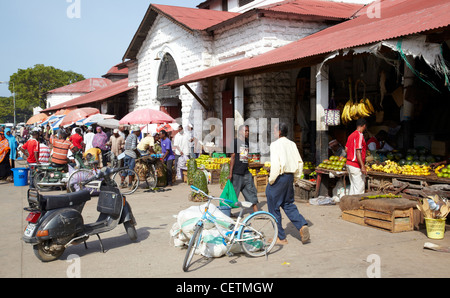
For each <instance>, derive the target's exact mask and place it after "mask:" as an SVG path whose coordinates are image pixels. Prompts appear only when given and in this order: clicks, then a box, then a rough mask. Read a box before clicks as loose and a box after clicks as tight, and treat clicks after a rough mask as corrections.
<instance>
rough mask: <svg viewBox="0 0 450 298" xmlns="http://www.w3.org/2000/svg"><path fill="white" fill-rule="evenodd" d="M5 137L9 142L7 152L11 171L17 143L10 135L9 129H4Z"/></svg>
mask: <svg viewBox="0 0 450 298" xmlns="http://www.w3.org/2000/svg"><path fill="white" fill-rule="evenodd" d="M5 137H6V139H7V140H8V142H9V148H10V149H11V150H10V152H9V163H10V165H11V169H14V168H15V167H16V166H15V160H16V159H17V147H18V146H19V143H18V142H17V140H16V137H15V136H14V135H13V134H12V132H11V128H7V129H5Z"/></svg>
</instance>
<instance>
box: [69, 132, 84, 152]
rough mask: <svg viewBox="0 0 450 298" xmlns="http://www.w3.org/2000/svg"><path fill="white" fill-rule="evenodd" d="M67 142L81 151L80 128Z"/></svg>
mask: <svg viewBox="0 0 450 298" xmlns="http://www.w3.org/2000/svg"><path fill="white" fill-rule="evenodd" d="M69 141H71V142H72V144H73V145H74V146H75V147H77V148H78V149H83V136H82V135H81V129H80V128H76V129H75V134H73V135H71V136H70V138H69Z"/></svg>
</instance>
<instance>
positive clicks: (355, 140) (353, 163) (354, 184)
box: [345, 118, 367, 195]
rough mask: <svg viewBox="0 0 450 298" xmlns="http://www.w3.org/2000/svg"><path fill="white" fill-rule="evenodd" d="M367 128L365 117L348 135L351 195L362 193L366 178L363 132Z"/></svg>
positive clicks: (347, 148) (346, 147)
mask: <svg viewBox="0 0 450 298" xmlns="http://www.w3.org/2000/svg"><path fill="white" fill-rule="evenodd" d="M366 128H367V121H366V119H364V118H361V119H358V120H357V121H356V130H355V131H354V132H353V133H352V134H351V135H350V136H349V137H348V139H347V144H346V145H345V151H347V171H348V175H349V179H350V192H349V194H350V195H356V194H362V193H364V190H365V180H366V174H367V171H366V167H365V162H366V151H367V145H366V142H365V140H364V136H363V132H364V131H365V130H366Z"/></svg>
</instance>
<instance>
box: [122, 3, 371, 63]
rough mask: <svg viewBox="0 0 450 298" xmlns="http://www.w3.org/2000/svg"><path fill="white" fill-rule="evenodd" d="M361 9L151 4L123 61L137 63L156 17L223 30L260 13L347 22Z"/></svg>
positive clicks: (335, 5) (352, 6)
mask: <svg viewBox="0 0 450 298" xmlns="http://www.w3.org/2000/svg"><path fill="white" fill-rule="evenodd" d="M362 7H363V5H359V4H346V3H336V2H330V1H323V0H294V1H292V0H286V1H280V2H279V3H277V4H272V5H267V6H264V7H259V8H255V9H252V10H250V11H247V12H245V13H235V12H228V11H218V10H210V9H198V8H188V7H179V6H169V5H160V4H151V5H150V6H149V8H148V10H147V13H146V14H145V16H144V19H143V20H142V22H141V24H140V26H139V28H138V30H137V32H136V33H135V35H134V37H133V40H132V41H131V43H130V45H129V46H128V49H127V51H126V53H125V55H124V57H123V60H124V61H125V60H126V59H131V60H132V59H136V55H137V53H138V52H139V49H140V47H141V46H142V44H143V42H144V40H145V39H146V37H147V34H148V32H149V30H150V28H151V27H152V25H153V22H154V20H155V19H156V17H157V15H158V14H161V15H164V16H165V17H167V18H168V19H170V20H172V21H173V22H175V23H177V24H178V25H180V26H182V27H184V28H186V29H188V30H191V31H192V30H210V31H213V30H214V29H216V28H218V27H221V26H226V25H228V24H230V23H233V22H236V21H238V19H239V18H247V17H250V16H252V15H255V14H259V13H267V14H268V13H280V14H283V15H286V14H287V13H290V14H296V15H300V16H301V15H305V16H312V17H318V18H320V19H328V20H330V19H331V20H343V19H348V18H350V17H351V16H353V14H355V13H356V12H357V11H358V10H359V9H361V8H362Z"/></svg>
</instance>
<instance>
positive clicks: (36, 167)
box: [30, 151, 86, 191]
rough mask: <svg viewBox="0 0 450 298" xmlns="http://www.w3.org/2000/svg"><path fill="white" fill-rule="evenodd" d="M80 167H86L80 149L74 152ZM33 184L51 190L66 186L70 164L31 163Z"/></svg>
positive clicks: (42, 189) (44, 189) (39, 188)
mask: <svg viewBox="0 0 450 298" xmlns="http://www.w3.org/2000/svg"><path fill="white" fill-rule="evenodd" d="M73 157H74V159H75V161H76V164H77V166H78V167H81V168H86V166H85V165H84V162H83V156H82V154H81V152H80V151H77V152H76V153H74V154H73ZM30 169H31V173H30V175H32V182H33V184H32V186H34V187H35V188H37V189H38V190H39V191H47V190H51V189H52V188H54V187H59V188H65V187H66V184H67V181H68V180H69V176H70V173H69V167H68V165H60V166H59V165H52V164H32V165H30Z"/></svg>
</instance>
